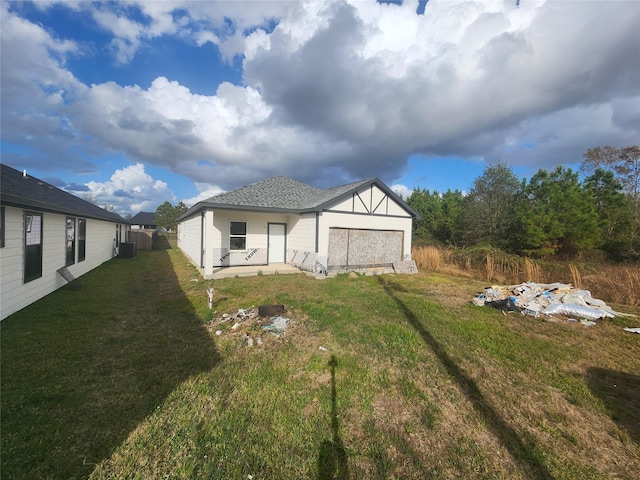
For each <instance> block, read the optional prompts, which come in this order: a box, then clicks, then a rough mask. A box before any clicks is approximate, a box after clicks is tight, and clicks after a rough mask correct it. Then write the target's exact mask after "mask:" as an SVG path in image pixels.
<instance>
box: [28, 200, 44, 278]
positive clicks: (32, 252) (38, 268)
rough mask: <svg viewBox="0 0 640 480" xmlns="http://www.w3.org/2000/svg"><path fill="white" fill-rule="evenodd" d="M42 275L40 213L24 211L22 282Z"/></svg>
mask: <svg viewBox="0 0 640 480" xmlns="http://www.w3.org/2000/svg"><path fill="white" fill-rule="evenodd" d="M41 276H42V213H36V212H25V213H24V283H27V282H30V281H31V280H35V279H36V278H40V277H41Z"/></svg>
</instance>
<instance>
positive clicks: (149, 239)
mask: <svg viewBox="0 0 640 480" xmlns="http://www.w3.org/2000/svg"><path fill="white" fill-rule="evenodd" d="M157 236H158V232H157V231H156V230H130V231H129V235H128V239H127V241H128V242H136V250H151V247H153V242H154V241H155V239H156V237H157Z"/></svg>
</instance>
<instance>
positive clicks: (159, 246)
mask: <svg viewBox="0 0 640 480" xmlns="http://www.w3.org/2000/svg"><path fill="white" fill-rule="evenodd" d="M151 248H152V249H153V250H168V249H170V248H171V243H170V242H169V239H168V238H167V237H156V239H155V240H154V242H153V246H152V247H151Z"/></svg>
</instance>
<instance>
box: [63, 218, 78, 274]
mask: <svg viewBox="0 0 640 480" xmlns="http://www.w3.org/2000/svg"><path fill="white" fill-rule="evenodd" d="M74 263H76V219H75V218H74V217H67V261H66V263H65V265H67V266H69V265H73V264H74Z"/></svg>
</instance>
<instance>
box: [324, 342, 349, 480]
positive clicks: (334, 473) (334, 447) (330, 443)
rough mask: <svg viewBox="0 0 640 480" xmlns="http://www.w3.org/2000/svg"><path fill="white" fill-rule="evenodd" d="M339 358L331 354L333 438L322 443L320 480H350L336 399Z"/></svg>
mask: <svg viewBox="0 0 640 480" xmlns="http://www.w3.org/2000/svg"><path fill="white" fill-rule="evenodd" d="M337 366H338V359H337V358H336V357H335V355H331V359H330V360H329V367H330V368H331V432H332V434H333V437H332V439H331V440H325V441H324V442H322V445H320V453H319V454H318V480H349V464H348V459H347V452H346V450H345V449H344V444H343V443H342V438H340V424H339V422H338V409H337V400H336V367H337Z"/></svg>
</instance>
